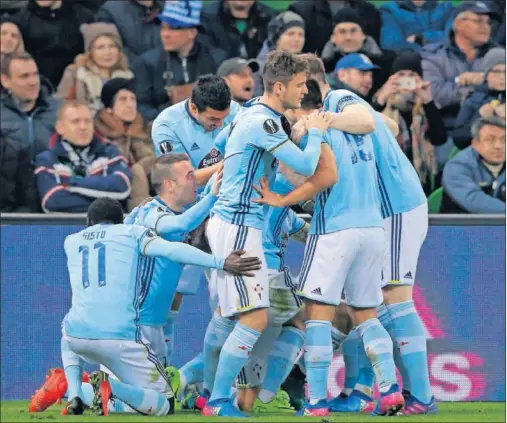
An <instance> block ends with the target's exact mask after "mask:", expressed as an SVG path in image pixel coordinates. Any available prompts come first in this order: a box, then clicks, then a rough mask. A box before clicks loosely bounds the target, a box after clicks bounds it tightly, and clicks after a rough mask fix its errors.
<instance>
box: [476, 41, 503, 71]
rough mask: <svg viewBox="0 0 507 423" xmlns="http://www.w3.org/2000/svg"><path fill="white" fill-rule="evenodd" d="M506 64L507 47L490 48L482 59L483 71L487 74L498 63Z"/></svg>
mask: <svg viewBox="0 0 507 423" xmlns="http://www.w3.org/2000/svg"><path fill="white" fill-rule="evenodd" d="M504 64H505V49H504V48H501V47H495V48H492V49H491V50H489V51H488V52H487V53H486V54H485V55H484V58H483V59H482V71H483V72H484V75H485V76H486V75H487V74H488V73H490V72H491V69H493V68H494V67H495V66H496V65H504Z"/></svg>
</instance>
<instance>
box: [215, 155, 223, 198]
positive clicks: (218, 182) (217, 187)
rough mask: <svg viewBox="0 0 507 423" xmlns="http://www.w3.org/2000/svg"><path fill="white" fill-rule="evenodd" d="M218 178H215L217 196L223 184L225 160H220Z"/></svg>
mask: <svg viewBox="0 0 507 423" xmlns="http://www.w3.org/2000/svg"><path fill="white" fill-rule="evenodd" d="M216 174H217V178H216V179H215V183H214V184H213V189H212V192H213V195H214V196H215V197H216V196H217V195H218V193H219V191H220V186H221V185H222V177H223V176H224V162H220V166H218V169H217V171H216Z"/></svg>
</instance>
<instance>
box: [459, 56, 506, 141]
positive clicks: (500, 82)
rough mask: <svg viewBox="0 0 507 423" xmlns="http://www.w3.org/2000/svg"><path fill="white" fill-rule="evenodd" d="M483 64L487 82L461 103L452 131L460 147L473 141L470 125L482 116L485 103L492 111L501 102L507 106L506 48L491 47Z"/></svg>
mask: <svg viewBox="0 0 507 423" xmlns="http://www.w3.org/2000/svg"><path fill="white" fill-rule="evenodd" d="M483 65H484V77H485V79H486V83H484V84H482V85H479V86H478V87H477V89H476V90H475V91H474V92H473V93H472V94H470V96H469V97H467V99H466V100H465V102H464V103H463V104H462V105H461V108H460V110H459V114H458V117H457V118H456V123H455V125H454V130H453V131H452V133H451V136H452V139H453V141H454V145H456V146H457V147H459V148H460V149H463V148H466V147H468V146H469V145H470V142H471V141H472V134H471V132H470V127H471V126H472V122H474V121H475V120H476V119H477V118H478V117H479V116H480V111H481V108H482V107H483V106H484V105H489V104H491V109H492V110H491V111H493V110H494V109H495V108H496V107H500V105H501V104H503V105H504V108H505V49H503V48H494V49H491V50H490V51H489V52H488V53H487V54H486V56H484V61H483ZM495 104H496V106H495ZM487 110H488V108H485V110H484V112H487ZM488 114H489V113H488Z"/></svg>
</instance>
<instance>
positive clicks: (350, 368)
mask: <svg viewBox="0 0 507 423" xmlns="http://www.w3.org/2000/svg"><path fill="white" fill-rule="evenodd" d="M359 348H362V345H361V337H360V336H359V333H357V330H356V329H353V330H351V331H350V333H349V334H348V335H347V337H346V338H345V341H343V344H342V352H343V362H344V364H345V381H344V383H343V389H342V393H343V394H344V395H350V394H351V393H352V391H353V390H354V386H355V385H356V383H357V379H358V376H359V361H358V350H359Z"/></svg>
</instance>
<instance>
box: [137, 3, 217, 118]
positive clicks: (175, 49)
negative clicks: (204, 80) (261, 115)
mask: <svg viewBox="0 0 507 423" xmlns="http://www.w3.org/2000/svg"><path fill="white" fill-rule="evenodd" d="M201 6H202V2H201V1H188V0H186V1H184V0H174V1H168V2H166V4H165V7H164V11H163V12H162V13H161V14H160V15H159V18H160V20H161V21H162V24H161V27H160V38H161V40H162V46H161V47H159V48H154V49H152V50H149V51H147V52H146V53H144V54H143V55H142V56H140V57H139V59H138V60H137V61H136V62H135V63H134V66H133V70H134V73H135V75H136V78H135V91H136V95H137V102H138V106H139V111H140V112H141V113H142V114H143V116H144V118H145V119H147V120H148V121H153V120H154V119H155V118H156V117H157V115H158V114H159V113H160V112H161V111H162V110H163V109H165V108H166V107H168V106H170V105H171V104H175V103H179V102H180V101H182V100H184V99H187V98H188V97H189V96H190V94H191V92H192V86H193V84H194V82H195V81H197V79H198V78H199V76H200V75H205V74H208V73H213V74H214V73H215V72H216V71H217V69H218V66H219V65H220V63H222V62H223V61H224V60H225V58H226V52H225V51H223V50H219V49H216V48H214V47H210V46H208V45H207V44H205V43H204V42H203V41H202V40H200V39H198V38H196V37H197V32H198V29H199V28H200V26H201V25H200V17H199V16H200V10H201Z"/></svg>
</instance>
